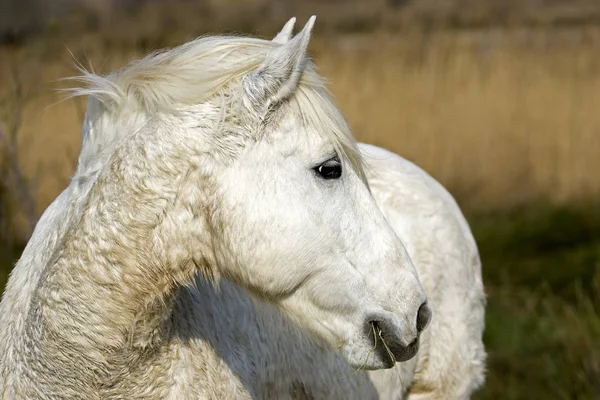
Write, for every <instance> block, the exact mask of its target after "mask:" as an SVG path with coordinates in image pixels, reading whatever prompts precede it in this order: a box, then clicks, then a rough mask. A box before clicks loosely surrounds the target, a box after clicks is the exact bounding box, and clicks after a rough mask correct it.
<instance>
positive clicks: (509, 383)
mask: <svg viewBox="0 0 600 400" xmlns="http://www.w3.org/2000/svg"><path fill="white" fill-rule="evenodd" d="M470 223H471V226H472V228H473V232H474V234H475V237H476V239H477V242H478V244H479V247H480V251H481V258H482V261H483V275H484V282H485V285H486V291H487V294H488V307H487V314H486V331H485V334H484V340H485V343H486V348H487V351H488V374H487V381H486V385H485V387H484V388H483V389H482V390H481V391H480V392H478V393H477V394H476V395H475V398H476V399H499V398H502V399H508V400H513V399H597V398H600V209H598V207H588V208H585V207H578V208H560V209H557V208H552V207H545V206H535V207H528V208H523V209H520V210H513V211H511V212H507V213H504V214H498V213H496V214H490V215H479V216H473V217H471V218H470ZM18 253H19V250H16V251H12V252H6V251H5V252H1V251H0V287H3V285H4V282H5V280H6V276H7V274H8V272H9V270H10V268H11V266H12V264H13V262H14V259H15V258H16V256H17V254H18Z"/></svg>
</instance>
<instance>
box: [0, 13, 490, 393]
mask: <svg viewBox="0 0 600 400" xmlns="http://www.w3.org/2000/svg"><path fill="white" fill-rule="evenodd" d="M293 23H294V20H293V19H292V20H290V22H288V24H286V26H285V27H284V29H283V30H282V31H281V33H280V34H279V35H278V36H277V37H276V38H275V39H274V40H273V41H265V40H260V39H254V38H239V37H206V38H201V39H197V40H195V41H192V42H190V43H187V44H185V45H183V46H180V47H178V48H175V49H172V50H168V51H165V52H162V53H157V54H153V55H150V56H148V57H146V58H144V59H142V60H139V61H137V62H134V63H132V64H130V65H128V66H126V67H125V68H123V69H122V70H120V71H117V72H115V73H113V74H111V75H109V76H107V77H100V76H96V75H92V74H85V75H84V76H83V78H81V79H82V80H84V81H85V83H87V85H88V87H87V88H86V89H81V90H79V91H78V93H77V94H81V95H88V96H89V99H88V110H87V113H86V119H85V122H84V128H83V143H82V150H81V154H80V157H79V163H78V167H77V171H76V173H75V176H74V177H73V179H72V182H71V184H70V185H69V186H68V187H67V189H66V190H65V191H64V192H63V193H62V194H61V195H60V196H59V197H58V198H57V199H56V200H55V201H54V203H53V204H52V205H50V207H49V208H48V209H47V210H46V212H45V213H44V215H43V216H42V218H41V219H40V221H39V223H38V225H37V227H36V230H35V232H34V234H33V236H32V238H31V240H30V241H29V243H28V245H27V248H26V249H25V251H24V253H23V256H22V257H21V259H20V260H19V262H18V263H17V265H16V266H15V269H14V271H13V273H12V274H11V277H10V280H9V282H8V284H7V288H6V291H5V293H4V296H3V299H2V302H1V303H0V393H1V395H2V398H6V399H16V398H39V399H49V398H85V399H100V398H102V399H117V398H119V399H122V398H127V399H134V398H174V399H181V398H215V399H217V398H218V399H224V398H297V399H301V398H357V399H358V398H360V399H365V398H400V397H403V396H405V395H408V396H409V397H410V398H465V397H469V396H470V394H471V392H472V391H473V390H475V389H476V388H477V387H479V386H480V385H481V384H482V383H483V370H484V359H485V352H484V348H483V344H482V341H481V334H482V330H483V315H484V294H483V286H482V282H481V277H480V274H481V273H480V263H479V258H478V254H477V247H476V245H475V242H474V240H473V238H472V236H471V233H470V230H469V227H468V225H467V223H466V221H465V220H464V218H463V216H462V214H461V212H460V211H459V209H458V207H457V206H456V204H455V202H454V201H453V199H452V197H451V196H450V195H449V194H448V193H447V192H446V191H445V190H444V189H443V188H442V187H441V186H440V185H439V184H437V182H435V181H434V180H433V179H432V178H431V177H429V176H428V175H426V174H425V173H424V172H423V171H421V170H420V169H418V168H417V167H415V166H414V165H413V164H410V163H408V162H407V161H405V160H403V159H401V158H399V157H398V156H396V155H393V154H391V153H389V152H386V151H385V150H382V149H378V148H375V147H371V146H362V145H361V146H360V150H359V148H358V146H357V144H356V142H355V141H354V139H353V138H352V136H351V134H350V132H349V130H348V128H347V126H346V123H345V122H344V119H343V118H342V116H341V115H340V113H339V111H338V110H337V108H336V107H335V105H334V103H333V101H332V100H331V98H330V97H329V95H328V93H327V91H326V89H325V88H324V85H323V83H322V82H321V80H320V78H319V76H318V75H317V74H316V72H315V71H314V69H313V67H312V64H311V63H310V61H309V60H308V59H307V56H306V47H307V45H308V41H309V36H310V31H311V29H312V26H313V23H314V17H313V18H311V19H310V20H309V22H308V24H307V25H306V27H305V28H304V29H303V31H302V32H301V33H299V34H298V35H297V36H295V37H294V38H293V39H291V32H292V27H293ZM361 151H362V152H363V153H366V156H365V160H366V167H365V165H363V157H362V155H361ZM367 181H368V185H367ZM369 187H370V188H369ZM400 239H402V241H403V242H404V245H405V246H406V248H405V247H404V246H403V244H402V242H401V240H400ZM409 254H410V256H409ZM411 259H412V261H411ZM413 262H414V263H415V265H416V266H417V269H418V271H419V274H420V279H421V281H422V282H423V286H424V287H425V289H426V290H427V292H428V294H429V301H427V298H426V296H425V290H424V289H423V287H422V285H421V281H420V280H419V278H418V277H417V272H416V271H415V268H414V267H413ZM428 304H429V305H428ZM430 307H431V308H433V310H434V317H433V319H432V322H431V324H430V325H431V326H430V327H429V328H428V329H426V330H424V329H425V327H426V326H427V325H428V324H429V321H430V317H431V311H430ZM419 347H420V350H419ZM417 354H418V355H417ZM415 355H417V356H416V357H415ZM398 361H401V363H399V364H396V362H398ZM393 366H398V368H396V369H395V370H394V369H387V370H381V369H385V368H390V367H393ZM366 370H373V371H369V372H366ZM374 370H379V371H374Z"/></svg>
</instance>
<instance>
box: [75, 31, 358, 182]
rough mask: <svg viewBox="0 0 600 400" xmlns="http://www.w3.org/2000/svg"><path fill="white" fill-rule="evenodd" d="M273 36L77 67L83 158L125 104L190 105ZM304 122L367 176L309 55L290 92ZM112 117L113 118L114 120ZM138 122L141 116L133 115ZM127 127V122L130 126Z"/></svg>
mask: <svg viewBox="0 0 600 400" xmlns="http://www.w3.org/2000/svg"><path fill="white" fill-rule="evenodd" d="M278 46H281V44H280V43H278V42H276V41H275V42H273V41H269V40H264V39H258V38H252V37H235V36H206V37H200V38H198V39H195V40H193V41H190V42H188V43H185V44H183V45H181V46H178V47H175V48H172V49H166V50H161V51H156V52H153V53H150V54H149V55H147V56H145V57H144V58H141V59H139V60H137V61H133V62H131V63H129V64H128V65H126V66H125V67H123V68H121V69H120V70H117V71H115V72H113V73H111V74H109V75H106V76H100V75H97V74H95V73H92V72H89V71H87V70H85V69H84V68H82V67H80V68H79V69H80V71H81V72H82V74H81V75H80V76H76V77H74V78H70V79H71V80H74V81H77V82H78V83H79V84H80V86H79V87H76V88H73V89H70V93H71V96H72V97H75V96H88V97H89V98H91V101H89V102H88V111H87V112H86V123H84V129H83V140H82V149H81V157H80V168H81V167H82V165H81V164H82V160H84V163H89V162H90V160H91V159H94V158H95V156H96V155H97V154H98V153H100V152H105V149H106V148H108V147H110V146H111V144H112V143H114V142H115V141H116V140H117V139H118V137H120V136H123V135H126V134H128V132H127V130H128V129H122V128H123V127H121V129H117V128H116V126H118V125H119V119H123V118H124V117H123V115H122V114H123V112H124V111H123V110H128V111H127V112H129V113H131V112H133V113H138V114H146V115H148V114H151V113H153V112H169V111H173V110H176V109H177V106H181V105H194V104H199V103H202V102H205V101H208V100H209V99H211V98H212V97H213V96H218V95H219V94H221V93H222V92H223V90H224V89H226V88H227V87H228V86H229V85H230V84H232V83H233V82H235V81H238V80H240V79H242V78H243V77H244V76H245V75H247V74H248V73H250V72H251V71H253V70H255V69H256V68H258V67H259V65H260V64H261V63H262V62H263V61H265V58H266V56H267V54H268V53H269V51H270V50H272V49H274V48H276V47H278ZM288 100H289V101H288V103H290V105H295V106H296V107H295V108H296V112H297V113H298V114H299V115H300V117H301V118H302V119H303V120H304V121H305V122H307V123H309V124H311V126H314V127H315V128H316V129H318V130H319V132H320V133H321V134H323V135H326V137H327V138H328V139H329V140H330V141H331V142H332V143H333V145H334V147H335V148H336V150H337V151H338V153H340V157H342V158H343V159H345V160H347V161H349V162H350V164H351V165H352V167H353V168H354V169H355V170H356V171H357V173H358V174H359V176H360V177H361V179H362V180H363V181H364V182H365V183H366V176H365V173H364V167H363V160H362V157H361V155H360V152H359V150H358V147H357V145H356V140H355V139H354V137H353V136H352V133H351V131H350V129H349V127H348V125H347V123H346V121H345V119H344V118H343V116H342V115H341V113H340V111H339V110H338V108H337V106H336V105H335V103H334V101H333V100H332V97H331V95H330V93H329V91H328V90H327V88H326V87H325V83H324V81H323V80H322V79H321V77H320V76H319V75H318V74H317V72H316V70H315V68H314V66H313V64H312V63H311V62H310V60H307V62H306V63H305V67H304V70H303V72H302V76H301V79H300V81H299V83H298V87H297V88H296V91H295V93H293V94H292V96H291V97H290V99H288ZM106 112H108V113H110V114H111V115H113V116H114V117H113V121H112V123H113V125H114V127H113V128H110V127H107V125H110V124H106V123H105V124H103V127H104V129H103V130H110V131H111V132H106V134H104V132H92V133H93V134H90V131H91V128H90V127H89V126H87V127H86V125H89V124H90V122H89V119H97V118H99V117H100V115H98V114H104V113H106ZM114 119H117V121H114ZM137 121H138V122H139V118H138V119H137ZM129 128H130V129H132V127H129Z"/></svg>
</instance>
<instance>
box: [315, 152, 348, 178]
mask: <svg viewBox="0 0 600 400" xmlns="http://www.w3.org/2000/svg"><path fill="white" fill-rule="evenodd" d="M314 170H315V171H316V172H317V174H319V175H320V176H321V178H323V179H338V178H339V177H340V176H342V164H341V163H340V160H338V158H337V157H335V158H332V159H330V160H327V161H325V162H324V163H323V164H321V165H319V166H318V167H315V168H314Z"/></svg>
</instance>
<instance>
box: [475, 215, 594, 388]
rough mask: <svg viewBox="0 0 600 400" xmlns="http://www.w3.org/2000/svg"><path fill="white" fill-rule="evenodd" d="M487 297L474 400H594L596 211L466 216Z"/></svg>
mask: <svg viewBox="0 0 600 400" xmlns="http://www.w3.org/2000/svg"><path fill="white" fill-rule="evenodd" d="M470 222H471V225H472V228H473V232H474V234H475V236H476V239H477V241H478V244H479V248H480V252H481V258H482V262H483V275H484V282H485V285H486V291H487V294H488V307H487V311H486V331H485V334H484V341H485V343H486V348H487V350H488V357H489V358H488V374H487V382H486V385H485V387H484V389H483V390H482V391H480V392H479V393H478V394H477V395H476V396H475V397H476V398H477V399H498V398H502V399H509V400H510V399H597V398H600V210H598V208H597V207H596V208H592V207H589V208H584V207H580V208H572V209H569V208H560V209H556V208H550V207H545V206H536V207H529V208H525V209H521V210H514V211H511V212H509V213H505V214H501V215H499V214H495V215H487V216H479V217H474V218H471V221H470Z"/></svg>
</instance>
